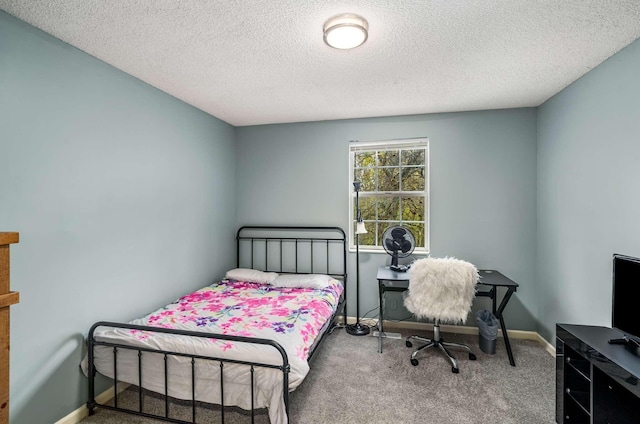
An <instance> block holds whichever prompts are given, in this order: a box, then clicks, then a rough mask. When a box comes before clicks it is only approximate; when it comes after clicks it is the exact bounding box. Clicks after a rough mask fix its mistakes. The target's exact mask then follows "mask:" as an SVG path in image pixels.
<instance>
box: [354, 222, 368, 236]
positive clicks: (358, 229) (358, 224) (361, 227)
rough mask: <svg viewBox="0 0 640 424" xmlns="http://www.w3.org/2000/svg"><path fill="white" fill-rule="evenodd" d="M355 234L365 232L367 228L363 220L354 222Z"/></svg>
mask: <svg viewBox="0 0 640 424" xmlns="http://www.w3.org/2000/svg"><path fill="white" fill-rule="evenodd" d="M356 234H367V228H366V227H365V226H364V222H363V221H358V222H356Z"/></svg>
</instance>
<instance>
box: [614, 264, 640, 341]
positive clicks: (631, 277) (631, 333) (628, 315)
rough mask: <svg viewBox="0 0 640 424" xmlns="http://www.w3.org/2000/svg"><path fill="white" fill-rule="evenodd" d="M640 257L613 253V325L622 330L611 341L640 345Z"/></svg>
mask: <svg viewBox="0 0 640 424" xmlns="http://www.w3.org/2000/svg"><path fill="white" fill-rule="evenodd" d="M639 304H640V258H634V257H632V256H625V255H619V254H614V255H613V305H612V308H611V309H612V311H611V312H612V314H611V315H612V316H611V326H612V327H613V328H615V329H617V330H619V331H621V332H622V334H623V336H622V337H621V338H619V339H611V340H609V343H621V344H632V345H636V346H640V319H639V316H638V305H639Z"/></svg>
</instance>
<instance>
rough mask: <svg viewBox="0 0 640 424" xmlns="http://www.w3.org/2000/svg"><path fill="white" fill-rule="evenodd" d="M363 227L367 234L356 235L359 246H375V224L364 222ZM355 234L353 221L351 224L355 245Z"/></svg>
mask: <svg viewBox="0 0 640 424" xmlns="http://www.w3.org/2000/svg"><path fill="white" fill-rule="evenodd" d="M364 225H365V228H366V229H367V233H366V234H359V235H358V237H359V242H360V246H375V243H376V228H375V223H373V222H365V223H364ZM355 233H356V224H355V221H354V223H353V234H354V243H355Z"/></svg>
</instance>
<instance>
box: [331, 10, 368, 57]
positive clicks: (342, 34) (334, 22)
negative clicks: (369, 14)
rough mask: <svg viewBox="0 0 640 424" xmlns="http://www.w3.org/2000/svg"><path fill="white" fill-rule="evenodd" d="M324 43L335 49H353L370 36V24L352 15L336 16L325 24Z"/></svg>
mask: <svg viewBox="0 0 640 424" xmlns="http://www.w3.org/2000/svg"><path fill="white" fill-rule="evenodd" d="M323 29H324V42H325V43H327V45H328V46H329V47H333V48H334V49H341V50H346V49H353V48H354V47H358V46H359V45H361V44H362V43H364V42H365V41H367V37H368V36H369V32H368V31H369V23H368V22H367V20H366V19H365V18H363V17H362V16H358V15H354V14H351V13H344V14H342V15H338V16H334V17H333V18H330V19H329V20H327V22H325V23H324V28H323Z"/></svg>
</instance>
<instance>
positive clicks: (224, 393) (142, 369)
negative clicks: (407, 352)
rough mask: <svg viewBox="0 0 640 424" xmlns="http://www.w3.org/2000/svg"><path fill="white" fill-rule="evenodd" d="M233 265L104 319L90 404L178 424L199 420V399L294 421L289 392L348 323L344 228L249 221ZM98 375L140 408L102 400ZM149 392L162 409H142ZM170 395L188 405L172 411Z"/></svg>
mask: <svg viewBox="0 0 640 424" xmlns="http://www.w3.org/2000/svg"><path fill="white" fill-rule="evenodd" d="M236 246H237V263H236V268H235V269H231V270H229V271H228V272H227V273H226V275H225V278H223V279H220V280H219V281H216V282H215V283H213V284H211V285H209V286H206V287H203V288H201V289H199V290H196V291H195V292H192V293H188V294H185V295H184V296H182V297H180V298H179V299H177V300H176V301H175V302H172V303H170V304H168V305H166V306H163V307H161V308H159V309H158V310H156V311H153V312H151V313H149V314H147V315H145V316H143V317H141V318H139V319H136V320H133V321H130V322H129V323H114V322H105V321H101V322H97V323H95V324H94V325H93V326H92V327H91V329H90V331H89V334H88V336H87V357H86V363H85V367H84V368H85V370H86V372H87V375H88V377H89V399H88V402H87V407H88V409H89V413H90V414H92V413H93V412H94V410H95V408H96V407H101V408H107V409H114V410H118V411H123V412H128V413H132V414H136V415H142V416H153V417H154V418H159V419H163V420H166V421H171V422H178V423H188V422H191V423H195V422H196V410H197V408H196V405H197V404H199V403H200V402H205V403H207V404H215V405H219V421H220V422H223V423H224V421H225V410H226V409H228V408H231V407H235V408H241V409H242V410H246V411H248V414H247V416H249V417H250V421H251V422H254V417H255V411H256V410H258V409H262V408H267V410H268V417H269V420H270V422H271V423H272V424H276V423H277V424H280V423H287V422H288V416H289V393H290V392H291V391H293V390H295V389H296V387H298V386H299V385H300V384H301V383H302V381H303V380H304V378H305V376H306V375H307V373H308V372H309V369H310V366H309V361H310V360H311V358H312V357H313V355H314V353H315V352H316V351H317V349H318V346H320V344H321V342H322V340H324V338H325V336H326V335H327V334H329V333H330V332H331V331H332V330H333V328H334V327H335V326H336V322H335V321H336V320H335V319H336V316H337V315H338V314H339V313H340V312H342V314H343V322H346V313H347V311H346V303H345V299H346V280H347V274H346V235H345V233H344V231H343V230H342V229H340V228H337V227H273V226H245V227H242V228H240V229H239V230H238V232H237V236H236ZM96 373H100V374H102V375H104V376H106V377H108V378H110V379H112V382H113V388H114V392H115V393H117V391H118V388H119V387H120V385H121V384H123V383H126V384H129V385H132V386H133V387H135V388H136V390H138V405H136V406H137V407H136V408H130V407H127V408H123V407H121V406H120V405H119V404H118V396H117V395H116V396H115V398H114V400H113V402H111V403H106V404H99V403H98V402H97V401H96V398H95V384H96V378H95V376H96ZM143 390H144V391H147V390H148V391H151V392H155V393H159V394H161V395H163V396H164V402H165V405H164V408H163V409H164V411H163V412H162V413H161V414H160V415H155V414H153V415H152V414H149V413H148V412H147V411H145V405H144V403H145V395H144V392H143ZM170 399H178V400H182V401H183V402H186V403H188V404H189V405H190V409H191V411H190V417H189V418H188V420H187V419H184V417H180V418H177V417H176V416H174V415H172V413H171V410H170V409H171V408H170V402H169V400H170Z"/></svg>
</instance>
